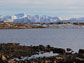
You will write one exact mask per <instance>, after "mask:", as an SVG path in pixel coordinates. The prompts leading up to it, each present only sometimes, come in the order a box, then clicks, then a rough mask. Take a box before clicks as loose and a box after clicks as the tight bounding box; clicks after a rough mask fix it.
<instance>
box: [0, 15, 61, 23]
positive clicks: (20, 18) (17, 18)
mask: <svg viewBox="0 0 84 63" xmlns="http://www.w3.org/2000/svg"><path fill="white" fill-rule="evenodd" d="M0 21H6V22H34V23H35V22H41V23H51V22H59V21H60V19H59V18H58V17H51V16H40V15H33V16H31V15H27V14H24V13H21V14H16V15H14V16H3V17H0Z"/></svg>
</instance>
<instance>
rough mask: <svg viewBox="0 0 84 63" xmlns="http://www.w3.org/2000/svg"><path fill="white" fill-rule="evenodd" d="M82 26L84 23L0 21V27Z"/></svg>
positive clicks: (83, 26)
mask: <svg viewBox="0 0 84 63" xmlns="http://www.w3.org/2000/svg"><path fill="white" fill-rule="evenodd" d="M33 28H84V23H13V22H0V29H33Z"/></svg>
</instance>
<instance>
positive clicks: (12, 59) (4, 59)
mask: <svg viewBox="0 0 84 63" xmlns="http://www.w3.org/2000/svg"><path fill="white" fill-rule="evenodd" d="M46 52H53V54H57V55H52V56H43V57H35V56H33V55H35V54H37V55H39V54H44V53H46ZM31 56H32V58H31V59H29V57H31ZM25 58H26V59H25ZM17 59H18V60H17ZM0 63H84V49H79V51H78V52H77V53H75V52H74V51H73V50H72V49H71V48H67V49H66V50H65V49H63V48H55V47H51V46H50V45H47V46H43V45H39V46H23V45H20V44H19V43H1V44H0Z"/></svg>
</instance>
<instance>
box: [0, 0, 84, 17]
mask: <svg viewBox="0 0 84 63" xmlns="http://www.w3.org/2000/svg"><path fill="white" fill-rule="evenodd" d="M17 13H27V14H29V15H35V14H39V15H49V16H58V17H72V16H73V17H80V16H84V0H0V15H14V14H17Z"/></svg>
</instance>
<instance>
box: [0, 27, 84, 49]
mask: <svg viewBox="0 0 84 63" xmlns="http://www.w3.org/2000/svg"><path fill="white" fill-rule="evenodd" d="M83 35H84V29H71V28H68V29H66V28H64V29H62V28H46V29H2V30H0V43H8V42H17V43H21V44H22V45H39V44H41V45H51V46H53V47H59V48H72V49H73V50H75V51H78V49H80V48H84V36H83Z"/></svg>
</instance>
